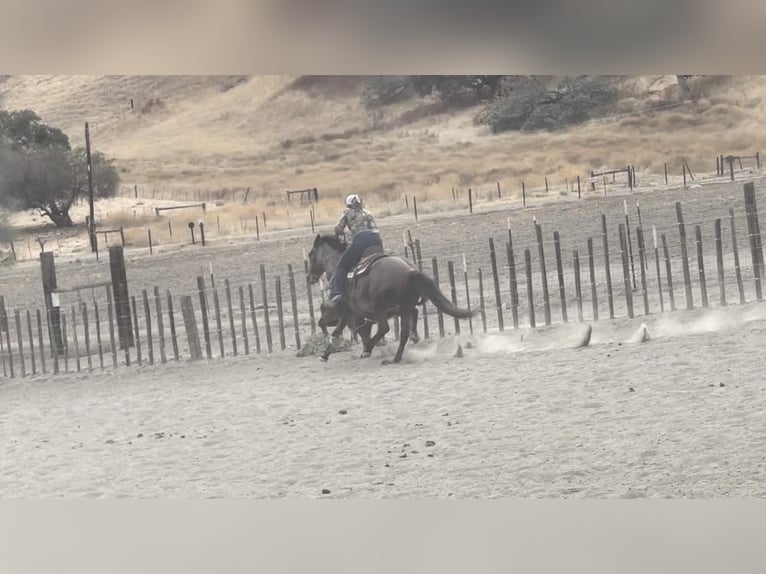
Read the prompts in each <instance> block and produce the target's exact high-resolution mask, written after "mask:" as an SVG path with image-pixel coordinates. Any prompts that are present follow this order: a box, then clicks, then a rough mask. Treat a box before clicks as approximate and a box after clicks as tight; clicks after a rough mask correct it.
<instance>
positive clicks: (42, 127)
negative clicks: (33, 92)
mask: <svg viewBox="0 0 766 574" xmlns="http://www.w3.org/2000/svg"><path fill="white" fill-rule="evenodd" d="M0 136H2V137H4V138H5V139H6V141H7V142H8V143H9V144H10V146H11V149H13V150H15V151H20V150H31V149H45V148H62V149H67V150H68V149H69V138H68V137H67V135H66V134H65V133H64V132H62V131H61V130H60V129H58V128H53V127H50V126H48V125H47V124H45V123H43V121H42V120H41V119H40V117H39V116H38V115H37V114H36V113H35V112H33V111H32V110H19V111H12V112H8V111H5V110H0Z"/></svg>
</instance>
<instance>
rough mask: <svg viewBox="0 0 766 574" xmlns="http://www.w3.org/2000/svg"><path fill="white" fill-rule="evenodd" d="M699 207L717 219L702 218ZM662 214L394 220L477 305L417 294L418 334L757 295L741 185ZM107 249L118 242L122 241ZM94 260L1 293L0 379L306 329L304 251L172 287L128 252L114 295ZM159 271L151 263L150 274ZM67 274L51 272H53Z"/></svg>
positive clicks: (171, 357)
mask: <svg viewBox="0 0 766 574" xmlns="http://www.w3.org/2000/svg"><path fill="white" fill-rule="evenodd" d="M711 204H714V205H715V204H717V208H716V211H715V212H714V215H719V216H718V217H711V215H710V213H711ZM626 205H627V204H626V203H623V206H622V207H623V208H625V206H626ZM617 207H619V205H618V206H617ZM687 207H689V209H687ZM626 211H627V213H625V212H626ZM687 211H688V212H689V213H688V214H687V213H686V212H687ZM591 215H592V214H591ZM655 215H656V216H657V217H656V219H657V223H658V224H654V223H653V222H652V221H653V219H654V217H653V216H655ZM672 215H675V218H676V221H671V220H670V219H669V218H670V215H669V214H668V210H666V211H665V212H663V213H662V215H661V216H660V214H659V213H658V212H654V213H652V212H650V213H646V212H644V213H642V214H641V221H640V223H639V218H638V216H637V213H635V212H634V211H632V210H627V209H623V213H622V214H619V211H618V214H617V215H615V214H614V210H613V212H612V214H611V215H610V216H609V217H607V216H606V215H602V216H601V217H600V218H599V217H591V219H593V220H595V221H589V222H587V223H586V222H584V221H583V222H582V226H581V227H582V229H579V230H578V233H576V234H573V235H575V239H576V240H575V241H574V242H572V241H570V240H569V237H568V236H566V235H563V234H560V233H558V232H557V231H556V229H555V227H554V225H555V224H556V222H557V221H563V219H561V218H559V219H558V220H556V219H555V218H553V217H551V218H549V217H547V216H546V217H543V216H542V215H541V217H540V218H539V219H537V218H536V217H535V218H534V219H532V220H531V221H530V220H527V223H526V224H525V225H511V224H509V223H507V224H506V225H505V226H502V217H500V216H497V217H495V221H496V222H497V223H498V224H499V225H497V227H500V229H496V230H495V232H494V233H491V234H490V235H489V236H485V237H483V238H479V237H476V236H474V237H473V238H469V239H468V240H465V241H463V240H457V238H456V237H455V236H452V237H446V238H445V237H442V236H440V235H438V234H437V235H433V234H430V233H424V235H423V236H422V237H421V236H419V233H418V230H417V229H416V230H415V233H412V232H409V233H408V232H406V231H405V232H404V234H403V236H402V240H401V243H402V244H403V245H402V246H401V248H400V249H397V250H396V252H397V253H396V254H398V255H406V257H408V258H409V259H410V260H412V261H413V262H414V263H415V264H416V265H417V266H419V267H420V268H421V269H422V270H423V271H424V272H425V273H427V274H428V275H430V276H433V277H435V278H436V277H437V274H438V283H439V285H440V288H441V290H442V291H443V292H444V293H445V295H446V296H447V297H448V298H450V299H452V300H453V301H454V302H455V303H456V304H457V305H459V306H462V307H470V308H471V309H478V310H479V314H478V315H477V316H475V317H473V318H471V319H470V320H453V319H452V318H451V317H446V316H443V315H442V314H441V313H440V312H439V311H438V309H437V308H436V307H435V306H434V305H433V304H431V303H430V302H427V303H425V304H424V305H423V307H422V308H421V313H420V318H419V325H418V328H419V330H420V332H421V333H422V335H424V336H426V337H446V336H450V335H452V334H455V333H458V332H460V333H481V332H490V331H505V330H508V329H514V328H526V327H539V326H542V325H550V324H557V323H559V324H560V323H569V322H579V321H596V320H604V319H609V318H617V317H641V316H647V315H653V314H657V313H661V312H668V311H672V310H679V309H698V308H705V307H725V306H728V305H731V304H743V303H747V302H752V301H761V300H762V298H763V279H764V260H763V253H762V243H761V232H760V227H759V222H758V213H757V209H756V207H755V192H754V186H753V185H752V184H746V185H745V204H744V209H743V206H742V204H732V203H731V201H730V200H729V199H728V198H727V200H726V201H719V200H715V199H714V200H712V201H708V200H706V201H700V202H699V205H698V204H696V203H687V204H683V205H682V204H681V202H678V203H677V204H676V210H675V211H674V212H672ZM502 227H505V229H502ZM570 227H571V225H570ZM423 231H427V230H425V229H424V230H423ZM604 231H606V232H604ZM591 232H593V233H591ZM655 236H656V238H657V241H656V243H655ZM427 237H430V238H431V240H433V245H431V244H429V241H430V240H429V239H428V238H427ZM438 240H441V241H446V243H445V244H440V243H439V241H438ZM605 240H606V241H605ZM405 244H406V245H405ZM444 245H451V246H452V247H451V248H449V247H445V246H444ZM113 249H114V250H118V251H119V252H120V253H124V252H123V251H122V247H121V246H117V247H114V248H113ZM405 249H406V253H405ZM110 255H111V252H110ZM103 259H105V258H102V261H101V262H99V263H98V264H92V263H91V264H88V265H85V266H83V268H84V269H85V273H83V272H82V270H80V272H79V273H78V277H80V278H81V277H83V276H87V280H88V283H81V284H79V285H73V284H71V283H70V284H69V285H67V284H65V283H64V282H63V281H60V282H61V283H62V285H61V286H56V287H54V288H52V289H50V292H49V293H48V295H50V297H51V300H50V302H49V304H47V305H45V306H41V305H39V304H35V303H34V302H30V303H21V304H15V303H13V302H11V301H7V300H6V299H5V297H3V296H0V359H1V362H2V369H3V375H4V376H5V377H11V378H14V377H19V376H20V377H27V376H30V375H39V374H48V373H54V374H55V373H61V372H73V371H74V372H78V371H85V370H87V371H91V370H96V369H112V368H117V367H131V366H136V365H145V364H150V365H152V364H157V363H166V362H169V361H184V360H200V359H216V358H225V357H231V356H238V355H250V354H268V353H274V352H279V351H287V350H290V351H297V350H300V349H301V348H302V346H303V345H305V343H306V341H307V338H308V337H311V336H312V335H314V334H316V333H317V331H318V324H317V321H318V317H319V304H320V302H321V298H322V293H321V292H320V290H319V287H318V286H317V285H312V284H310V283H309V281H308V280H307V273H306V272H307V266H308V262H307V261H305V260H298V261H297V262H296V263H287V262H286V261H285V260H284V259H283V260H282V261H281V262H271V263H270V264H266V263H262V264H259V265H258V266H257V271H256V268H255V266H254V267H248V268H245V267H243V266H242V265H241V261H240V263H239V267H235V268H233V271H232V272H229V273H225V274H223V273H220V272H218V271H217V269H216V268H215V267H214V266H213V265H212V262H211V264H210V265H209V266H207V268H205V266H204V265H203V264H201V263H198V264H196V266H190V267H189V268H188V271H189V274H188V278H187V280H185V281H184V282H183V283H182V284H179V283H178V281H177V280H173V279H172V278H171V279H170V282H165V283H161V284H160V283H157V284H154V285H149V286H146V285H147V283H144V286H141V287H138V288H137V289H136V288H134V287H133V285H132V281H131V280H130V276H131V272H132V270H133V267H134V266H135V265H137V264H139V263H141V264H143V265H145V266H146V267H147V268H150V267H151V268H157V267H158V265H157V263H158V261H160V260H159V259H151V258H150V259H148V260H147V259H144V260H136V261H131V260H128V261H127V262H126V264H125V271H126V273H127V275H126V277H127V278H128V281H127V285H128V286H129V289H128V290H126V292H125V294H124V300H123V304H122V306H120V304H119V302H118V294H119V293H118V290H117V289H115V285H114V281H115V275H114V274H113V269H112V268H110V266H109V265H108V264H107V262H106V261H104V260H103ZM543 262H544V264H543ZM195 267H196V269H195ZM162 271H163V269H162V266H161V265H160V266H159V268H158V269H157V271H156V272H157V273H159V274H161V273H162ZM66 275H68V273H66V272H65V271H64V272H61V273H59V280H61V278H62V277H64V276H66ZM156 276H157V277H159V275H156ZM142 278H143V280H144V281H146V277H145V276H143V275H142ZM37 300H38V301H39V300H40V299H39V298H38V299H37ZM440 316H441V319H440V318H439V317H440ZM396 333H398V329H395V335H396Z"/></svg>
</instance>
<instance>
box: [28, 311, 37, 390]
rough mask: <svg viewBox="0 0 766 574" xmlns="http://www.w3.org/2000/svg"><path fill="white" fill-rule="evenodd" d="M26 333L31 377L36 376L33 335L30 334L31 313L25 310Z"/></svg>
mask: <svg viewBox="0 0 766 574" xmlns="http://www.w3.org/2000/svg"><path fill="white" fill-rule="evenodd" d="M26 315H27V333H28V339H29V358H30V363H31V365H32V375H36V374H37V361H36V360H35V335H34V333H33V332H32V313H31V312H30V311H29V309H27V312H26Z"/></svg>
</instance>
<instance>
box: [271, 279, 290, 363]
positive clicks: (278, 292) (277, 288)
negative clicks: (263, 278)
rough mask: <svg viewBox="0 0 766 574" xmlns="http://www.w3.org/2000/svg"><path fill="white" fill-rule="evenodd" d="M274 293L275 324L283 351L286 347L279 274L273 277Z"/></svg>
mask: <svg viewBox="0 0 766 574" xmlns="http://www.w3.org/2000/svg"><path fill="white" fill-rule="evenodd" d="M274 293H275V295H276V298H277V300H276V306H277V325H278V326H279V348H280V349H282V350H283V351H284V350H285V349H286V348H287V343H286V342H285V316H284V310H283V309H282V279H281V278H280V277H279V275H277V276H276V278H275V279H274Z"/></svg>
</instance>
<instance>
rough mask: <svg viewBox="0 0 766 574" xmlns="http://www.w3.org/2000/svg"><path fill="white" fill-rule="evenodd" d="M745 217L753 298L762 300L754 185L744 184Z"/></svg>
mask: <svg viewBox="0 0 766 574" xmlns="http://www.w3.org/2000/svg"><path fill="white" fill-rule="evenodd" d="M745 215H746V217H747V233H748V235H749V236H750V254H751V256H752V260H753V275H754V278H755V296H756V298H757V299H758V301H762V300H763V286H762V280H763V247H762V243H761V229H760V225H759V223H758V207H757V205H756V201H755V185H754V184H753V182H748V183H746V184H745Z"/></svg>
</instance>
